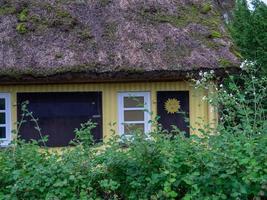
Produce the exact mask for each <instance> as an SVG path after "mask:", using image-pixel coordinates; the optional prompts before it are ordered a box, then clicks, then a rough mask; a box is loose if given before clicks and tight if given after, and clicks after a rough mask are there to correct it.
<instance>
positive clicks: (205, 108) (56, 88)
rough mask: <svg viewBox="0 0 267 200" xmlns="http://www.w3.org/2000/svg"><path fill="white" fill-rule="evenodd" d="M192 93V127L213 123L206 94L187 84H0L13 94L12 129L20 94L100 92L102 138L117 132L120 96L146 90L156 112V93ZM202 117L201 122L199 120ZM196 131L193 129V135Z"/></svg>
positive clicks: (0, 90)
mask: <svg viewBox="0 0 267 200" xmlns="http://www.w3.org/2000/svg"><path fill="white" fill-rule="evenodd" d="M173 90H176V91H179V90H180V91H184V90H187V91H189V99H190V125H191V126H193V127H198V125H197V122H200V121H201V120H204V122H211V121H213V120H214V119H216V115H215V113H214V112H213V111H212V108H211V107H210V106H209V105H208V104H207V102H205V101H203V100H202V98H203V96H206V95H207V91H203V90H199V89H195V88H194V87H193V86H191V85H190V83H188V82H181V81H179V82H139V83H83V84H47V85H44V84H42V85H0V92H8V93H11V101H12V105H13V107H12V122H13V125H12V128H13V129H15V128H16V125H15V123H16V121H17V107H16V101H17V99H16V93H17V92H81V91H101V92H102V95H103V136H104V138H108V137H109V136H110V135H111V131H110V129H111V128H113V129H115V130H116V131H117V125H115V126H114V127H110V123H115V122H117V121H118V107H117V102H118V100H117V93H118V92H130V91H139V92H142V91H147V92H150V93H151V111H152V112H153V113H154V116H155V114H156V113H157V98H156V97H157V96H156V94H157V91H173ZM200 118H201V119H200ZM195 133H196V132H194V131H192V130H191V134H195Z"/></svg>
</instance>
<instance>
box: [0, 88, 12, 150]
mask: <svg viewBox="0 0 267 200" xmlns="http://www.w3.org/2000/svg"><path fill="white" fill-rule="evenodd" d="M10 104H11V100H10V94H8V93H0V146H6V145H8V144H9V143H10V142H11V106H10Z"/></svg>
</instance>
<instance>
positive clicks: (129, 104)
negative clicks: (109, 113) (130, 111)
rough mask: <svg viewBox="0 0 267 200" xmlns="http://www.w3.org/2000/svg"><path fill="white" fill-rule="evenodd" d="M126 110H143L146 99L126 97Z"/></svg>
mask: <svg viewBox="0 0 267 200" xmlns="http://www.w3.org/2000/svg"><path fill="white" fill-rule="evenodd" d="M123 101H124V108H143V107H144V97H134V96H132V97H124V99H123Z"/></svg>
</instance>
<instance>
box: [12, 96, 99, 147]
mask: <svg viewBox="0 0 267 200" xmlns="http://www.w3.org/2000/svg"><path fill="white" fill-rule="evenodd" d="M24 101H29V105H28V110H29V111H31V112H33V115H34V117H35V118H38V124H39V126H40V128H41V133H42V135H47V136H48V142H47V144H46V145H47V146H50V147H62V146H67V145H69V142H70V141H71V140H72V139H74V137H75V134H74V129H75V128H79V127H80V124H81V123H84V122H87V121H88V120H89V119H92V121H93V122H96V123H97V127H96V128H95V129H93V136H94V139H95V140H96V141H100V140H102V93H101V92H69V93H68V92H57V93H55V92H52V93H47V92H45V93H18V94H17V103H18V120H21V114H22V112H21V104H22V102H24ZM26 120H27V122H26V123H23V125H22V126H21V128H20V130H19V136H20V137H21V138H22V139H25V140H26V141H29V140H31V139H35V140H39V139H40V134H39V133H38V131H37V130H36V129H35V128H34V127H35V124H34V123H33V122H32V121H30V118H29V117H26Z"/></svg>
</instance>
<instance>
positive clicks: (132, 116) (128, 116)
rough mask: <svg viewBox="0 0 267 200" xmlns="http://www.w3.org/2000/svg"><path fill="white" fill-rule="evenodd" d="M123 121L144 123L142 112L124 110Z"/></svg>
mask: <svg viewBox="0 0 267 200" xmlns="http://www.w3.org/2000/svg"><path fill="white" fill-rule="evenodd" d="M124 121H144V111H142V110H126V111H124Z"/></svg>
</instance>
